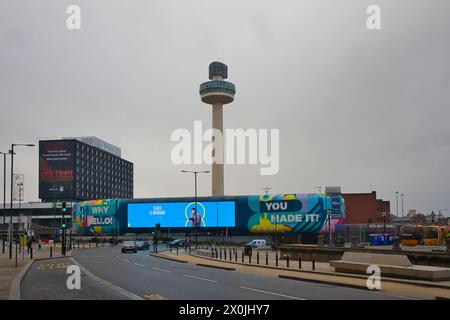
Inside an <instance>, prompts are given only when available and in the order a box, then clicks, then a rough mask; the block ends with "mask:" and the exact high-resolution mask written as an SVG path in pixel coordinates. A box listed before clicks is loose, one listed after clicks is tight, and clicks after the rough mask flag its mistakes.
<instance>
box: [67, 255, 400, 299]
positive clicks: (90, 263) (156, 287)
mask: <svg viewBox="0 0 450 320" xmlns="http://www.w3.org/2000/svg"><path fill="white" fill-rule="evenodd" d="M148 253H149V252H143V251H141V252H139V253H137V254H122V253H121V252H120V247H111V248H93V249H86V250H79V251H76V252H74V253H73V255H72V257H73V259H74V260H75V261H77V262H78V263H79V264H80V265H82V266H83V267H84V268H86V269H87V270H89V271H90V272H91V273H92V274H94V275H95V276H97V277H98V278H101V279H103V280H105V281H106V282H107V283H110V284H112V285H114V286H115V288H120V289H122V290H125V291H126V292H129V293H132V294H135V295H137V296H139V297H142V298H146V297H159V298H160V299H193V300H230V299H233V300H259V299H263V300H272V299H289V300H307V299H339V300H341V299H350V300H360V299H361V300H387V299H389V300H392V299H408V297H406V296H399V295H393V294H389V293H384V292H379V291H369V290H361V289H355V288H346V287H340V286H334V285H329V284H323V283H320V284H318V283H311V282H307V281H297V280H291V279H282V278H279V277H278V275H276V276H275V275H274V274H272V273H266V274H263V273H255V272H252V271H251V272H248V271H243V270H238V269H237V268H236V271H230V270H222V269H216V268H210V267H204V266H198V265H195V264H193V263H180V262H176V261H171V260H167V259H161V258H159V257H154V256H149V254H148ZM162 255H165V256H167V253H163V254H162ZM185 258H187V256H185V257H183V259H185ZM190 258H195V257H190ZM197 259H201V258H197ZM201 260H202V261H203V262H205V261H204V259H201Z"/></svg>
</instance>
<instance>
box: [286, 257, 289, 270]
mask: <svg viewBox="0 0 450 320" xmlns="http://www.w3.org/2000/svg"><path fill="white" fill-rule="evenodd" d="M286 268H289V256H286Z"/></svg>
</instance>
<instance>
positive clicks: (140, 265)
mask: <svg viewBox="0 0 450 320" xmlns="http://www.w3.org/2000/svg"><path fill="white" fill-rule="evenodd" d="M134 264H135V265H137V266H139V267H145V266H144V265H143V264H140V263H137V262H135V263H134Z"/></svg>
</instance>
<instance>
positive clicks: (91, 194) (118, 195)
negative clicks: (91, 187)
mask: <svg viewBox="0 0 450 320" xmlns="http://www.w3.org/2000/svg"><path fill="white" fill-rule="evenodd" d="M76 197H77V198H83V199H109V198H133V194H132V193H126V192H111V193H96V192H88V191H81V190H77V191H76Z"/></svg>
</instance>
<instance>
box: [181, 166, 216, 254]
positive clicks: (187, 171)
mask: <svg viewBox="0 0 450 320" xmlns="http://www.w3.org/2000/svg"><path fill="white" fill-rule="evenodd" d="M181 172H183V173H193V174H194V184H195V198H194V205H195V214H196V215H198V211H197V175H198V174H199V173H209V172H210V171H209V170H204V171H189V170H181ZM195 220H197V216H196V218H195ZM197 222H198V221H195V224H194V228H195V249H197V248H198V230H197ZM201 223H202V222H201V221H200V224H201Z"/></svg>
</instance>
